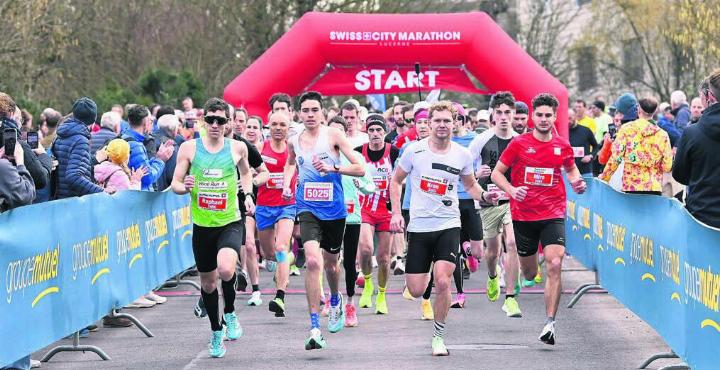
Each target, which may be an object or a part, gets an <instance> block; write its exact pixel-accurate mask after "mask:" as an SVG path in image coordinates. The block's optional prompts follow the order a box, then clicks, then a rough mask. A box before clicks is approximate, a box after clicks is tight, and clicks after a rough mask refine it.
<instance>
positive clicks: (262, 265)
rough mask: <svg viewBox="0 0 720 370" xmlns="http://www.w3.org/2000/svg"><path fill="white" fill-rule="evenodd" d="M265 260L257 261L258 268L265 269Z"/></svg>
mask: <svg viewBox="0 0 720 370" xmlns="http://www.w3.org/2000/svg"><path fill="white" fill-rule="evenodd" d="M265 261H267V260H262V261H260V262H258V269H260V270H267V266H266V264H265ZM268 271H269V270H268Z"/></svg>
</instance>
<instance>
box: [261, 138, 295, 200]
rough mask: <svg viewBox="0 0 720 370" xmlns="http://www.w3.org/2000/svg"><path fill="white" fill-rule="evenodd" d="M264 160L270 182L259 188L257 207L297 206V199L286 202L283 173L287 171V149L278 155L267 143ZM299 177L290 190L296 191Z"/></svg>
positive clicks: (263, 152) (264, 149)
mask: <svg viewBox="0 0 720 370" xmlns="http://www.w3.org/2000/svg"><path fill="white" fill-rule="evenodd" d="M261 154H262V159H263V162H265V165H266V166H267V169H268V172H270V178H269V179H268V181H267V182H266V183H265V184H264V185H261V186H260V187H259V188H258V195H257V205H259V206H270V207H277V206H287V205H291V204H295V199H292V198H291V199H290V200H284V199H283V197H282V191H283V185H284V184H283V176H284V174H283V171H284V170H285V162H287V157H288V150H287V147H286V148H285V151H283V152H282V153H278V152H276V151H274V150H273V149H272V145H271V144H270V142H265V145H263V150H262V153H261ZM296 183H297V176H294V177H293V179H292V182H291V184H290V189H295V184H296Z"/></svg>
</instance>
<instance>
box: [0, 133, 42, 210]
mask: <svg viewBox="0 0 720 370" xmlns="http://www.w3.org/2000/svg"><path fill="white" fill-rule="evenodd" d="M33 199H35V183H33V180H32V177H30V172H28V170H27V168H25V151H24V150H23V147H22V145H20V143H16V144H15V148H14V150H13V153H6V152H5V148H4V147H3V148H0V212H5V211H8V210H11V209H13V208H16V207H20V206H24V205H28V204H30V203H32V201H33Z"/></svg>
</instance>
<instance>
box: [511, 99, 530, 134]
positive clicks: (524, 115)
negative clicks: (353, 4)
mask: <svg viewBox="0 0 720 370" xmlns="http://www.w3.org/2000/svg"><path fill="white" fill-rule="evenodd" d="M528 113H530V112H528V106H527V104H525V102H521V101H519V100H518V101H516V102H515V114H514V115H513V119H512V127H513V130H514V131H515V132H516V133H517V134H518V135H521V134H524V133H526V132H530V129H528V124H527V123H528Z"/></svg>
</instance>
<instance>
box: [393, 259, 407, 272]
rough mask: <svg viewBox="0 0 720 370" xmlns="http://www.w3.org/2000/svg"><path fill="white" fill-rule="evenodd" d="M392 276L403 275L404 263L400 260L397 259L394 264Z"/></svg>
mask: <svg viewBox="0 0 720 370" xmlns="http://www.w3.org/2000/svg"><path fill="white" fill-rule="evenodd" d="M393 274H394V275H396V276H397V275H404V274H405V263H404V262H403V260H402V259H399V258H398V259H397V263H396V264H395V267H394V268H393Z"/></svg>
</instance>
